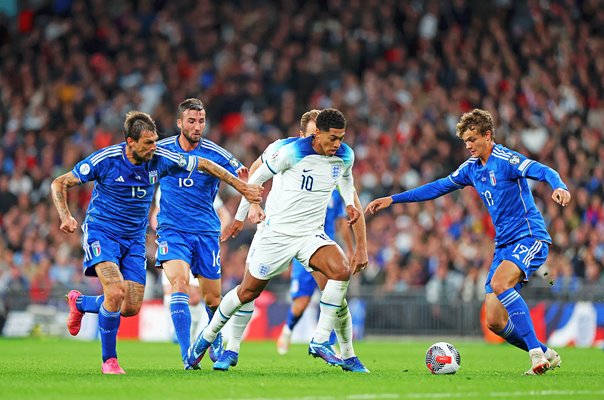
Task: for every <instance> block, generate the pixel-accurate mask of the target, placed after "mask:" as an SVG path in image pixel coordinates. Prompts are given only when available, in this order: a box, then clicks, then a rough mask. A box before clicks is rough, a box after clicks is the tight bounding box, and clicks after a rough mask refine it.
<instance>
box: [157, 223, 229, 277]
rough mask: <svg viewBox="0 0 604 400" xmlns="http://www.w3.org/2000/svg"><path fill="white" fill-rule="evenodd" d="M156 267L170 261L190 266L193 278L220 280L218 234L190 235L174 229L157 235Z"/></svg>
mask: <svg viewBox="0 0 604 400" xmlns="http://www.w3.org/2000/svg"><path fill="white" fill-rule="evenodd" d="M155 242H156V243H157V254H156V257H155V259H156V260H157V263H156V266H158V267H161V264H162V263H164V262H165V261H170V260H182V261H184V262H186V263H187V264H189V266H190V267H191V272H192V273H193V276H195V277H198V276H202V277H204V278H206V279H212V280H215V279H220V241H219V234H218V233H210V234H202V235H200V234H190V233H182V232H179V231H176V230H174V229H162V230H160V231H159V232H158V233H157V240H156V241H155Z"/></svg>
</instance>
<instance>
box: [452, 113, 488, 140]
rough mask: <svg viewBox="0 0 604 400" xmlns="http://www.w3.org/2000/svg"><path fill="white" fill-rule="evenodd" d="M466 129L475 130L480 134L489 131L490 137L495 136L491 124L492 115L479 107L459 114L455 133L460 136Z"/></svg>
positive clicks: (483, 134)
mask: <svg viewBox="0 0 604 400" xmlns="http://www.w3.org/2000/svg"><path fill="white" fill-rule="evenodd" d="M467 130H470V131H476V132H477V133H479V134H480V135H482V136H485V135H486V134H487V131H491V138H494V137H495V127H494V126H493V117H492V116H491V113H490V112H488V111H485V110H481V109H479V108H475V109H473V110H472V111H470V112H467V113H465V114H463V115H462V116H461V118H460V119H459V122H458V123H457V125H456V134H457V137H458V138H461V137H462V136H463V134H464V132H466V131H467Z"/></svg>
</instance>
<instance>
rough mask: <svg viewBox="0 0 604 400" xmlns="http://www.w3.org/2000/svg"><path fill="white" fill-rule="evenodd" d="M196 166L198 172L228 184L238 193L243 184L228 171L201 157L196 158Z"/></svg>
mask: <svg viewBox="0 0 604 400" xmlns="http://www.w3.org/2000/svg"><path fill="white" fill-rule="evenodd" d="M197 165H198V168H199V169H200V170H202V171H205V172H207V173H208V174H210V175H212V176H215V177H216V178H218V179H220V180H221V181H223V182H226V183H228V184H229V185H231V186H232V187H234V188H235V189H237V190H238V191H240V188H241V184H243V181H241V180H240V179H239V178H236V177H234V176H233V175H231V173H230V172H229V171H227V170H226V169H224V168H223V167H221V166H220V165H218V164H216V163H215V162H213V161H210V160H208V159H206V158H203V157H198V160H197Z"/></svg>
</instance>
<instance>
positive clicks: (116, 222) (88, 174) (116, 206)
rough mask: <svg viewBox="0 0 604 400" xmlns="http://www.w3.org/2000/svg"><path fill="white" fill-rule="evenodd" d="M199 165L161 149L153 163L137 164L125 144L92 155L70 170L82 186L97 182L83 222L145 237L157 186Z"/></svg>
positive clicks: (188, 158) (193, 160)
mask: <svg viewBox="0 0 604 400" xmlns="http://www.w3.org/2000/svg"><path fill="white" fill-rule="evenodd" d="M196 166H197V159H196V158H195V157H189V156H186V155H182V154H175V153H172V152H169V151H167V150H164V149H161V148H159V147H158V148H157V150H156V152H155V155H154V156H153V158H152V159H151V160H150V161H147V162H144V163H142V164H141V165H134V164H132V163H131V162H130V161H129V160H128V158H127V157H126V143H125V142H122V143H120V144H116V145H113V146H109V147H106V148H104V149H101V150H99V151H96V152H94V153H92V154H91V155H89V156H88V157H86V158H85V159H84V160H82V161H80V162H79V163H77V164H76V166H75V167H74V168H73V170H72V171H71V172H72V173H73V175H74V176H76V177H77V178H78V179H79V180H80V184H83V183H86V182H90V181H94V189H93V191H92V197H91V199H90V204H89V205H88V210H87V211H86V219H85V221H84V223H85V224H92V225H94V226H95V227H97V228H99V229H101V230H104V231H108V232H111V233H114V234H117V235H120V236H123V237H137V236H140V235H144V233H145V231H146V228H147V224H148V214H149V206H150V205H151V201H152V200H153V190H154V186H155V184H156V183H157V182H158V181H159V179H160V178H161V177H162V176H164V175H166V174H168V173H172V172H173V171H177V170H182V169H185V168H186V169H191V170H192V169H193V168H195V167H196Z"/></svg>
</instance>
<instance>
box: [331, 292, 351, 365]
mask: <svg viewBox="0 0 604 400" xmlns="http://www.w3.org/2000/svg"><path fill="white" fill-rule="evenodd" d="M336 315H337V317H338V319H337V320H336V324H335V327H334V330H335V332H336V335H337V337H338V342H339V343H340V353H341V354H342V358H343V359H347V358H350V357H354V356H355V354H354V347H353V345H352V316H351V315H350V309H349V308H348V302H347V301H346V299H344V301H343V302H342V307H340V309H339V310H338V312H337V314H336Z"/></svg>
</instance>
